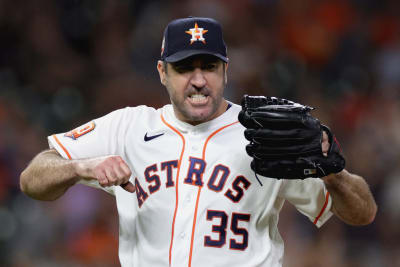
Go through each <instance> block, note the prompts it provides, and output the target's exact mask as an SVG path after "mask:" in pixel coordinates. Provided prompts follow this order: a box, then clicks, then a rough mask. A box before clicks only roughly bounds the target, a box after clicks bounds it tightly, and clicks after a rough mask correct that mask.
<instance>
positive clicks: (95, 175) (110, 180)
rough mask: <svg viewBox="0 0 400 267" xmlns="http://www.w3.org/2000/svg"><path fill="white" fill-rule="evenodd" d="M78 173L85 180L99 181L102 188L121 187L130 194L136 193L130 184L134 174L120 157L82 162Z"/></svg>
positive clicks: (105, 157) (78, 167)
mask: <svg viewBox="0 0 400 267" xmlns="http://www.w3.org/2000/svg"><path fill="white" fill-rule="evenodd" d="M77 173H78V175H79V176H80V177H82V178H83V179H90V180H97V181H98V182H99V184H100V185H101V186H102V187H107V186H112V185H120V186H121V187H122V188H123V189H125V190H126V191H128V192H131V193H133V192H135V187H134V185H133V184H132V183H131V182H129V178H130V176H131V174H132V172H131V170H130V168H129V166H128V165H127V164H126V162H125V161H124V160H123V159H122V158H121V157H120V156H114V155H111V156H104V157H97V158H90V159H85V160H81V161H80V162H79V164H78V165H77Z"/></svg>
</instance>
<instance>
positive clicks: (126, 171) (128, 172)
mask: <svg viewBox="0 0 400 267" xmlns="http://www.w3.org/2000/svg"><path fill="white" fill-rule="evenodd" d="M119 165H120V167H121V169H122V170H123V172H124V174H125V175H126V176H128V177H130V176H131V175H132V171H131V169H130V168H129V166H128V164H126V163H125V161H121V162H120V164H119Z"/></svg>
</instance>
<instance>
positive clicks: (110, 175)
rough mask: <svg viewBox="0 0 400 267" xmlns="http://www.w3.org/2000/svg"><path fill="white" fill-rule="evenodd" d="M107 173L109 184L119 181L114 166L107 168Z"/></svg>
mask: <svg viewBox="0 0 400 267" xmlns="http://www.w3.org/2000/svg"><path fill="white" fill-rule="evenodd" d="M105 173H106V177H107V182H108V186H112V185H115V182H116V181H117V174H116V173H115V172H114V170H113V168H107V169H105Z"/></svg>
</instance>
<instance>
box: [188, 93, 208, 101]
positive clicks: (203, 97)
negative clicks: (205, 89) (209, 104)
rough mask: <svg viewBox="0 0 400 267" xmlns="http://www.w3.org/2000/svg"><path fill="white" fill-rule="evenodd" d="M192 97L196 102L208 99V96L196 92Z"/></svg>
mask: <svg viewBox="0 0 400 267" xmlns="http://www.w3.org/2000/svg"><path fill="white" fill-rule="evenodd" d="M190 98H191V99H192V101H194V102H201V101H204V100H205V99H206V96H205V95H202V94H194V95H191V96H190Z"/></svg>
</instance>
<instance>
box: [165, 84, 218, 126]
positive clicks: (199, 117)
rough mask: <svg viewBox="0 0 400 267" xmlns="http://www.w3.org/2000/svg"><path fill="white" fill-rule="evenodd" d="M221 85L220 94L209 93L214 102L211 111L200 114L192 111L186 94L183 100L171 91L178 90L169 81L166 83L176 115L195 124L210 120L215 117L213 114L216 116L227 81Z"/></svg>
mask: <svg viewBox="0 0 400 267" xmlns="http://www.w3.org/2000/svg"><path fill="white" fill-rule="evenodd" d="M221 86H222V87H223V90H222V91H221V93H220V94H219V95H215V96H211V95H209V97H210V98H211V99H210V100H211V102H212V103H211V110H210V111H209V112H207V114H203V113H200V114H199V113H196V112H191V111H190V109H191V107H189V106H188V105H190V104H187V103H185V100H186V96H185V97H184V98H183V99H182V100H180V99H179V96H177V95H176V94H172V93H171V92H176V91H175V90H173V88H171V87H170V84H168V83H167V84H166V87H167V90H168V92H169V95H170V101H171V103H172V106H173V107H174V111H175V115H176V116H177V117H178V119H181V120H183V121H185V122H189V123H195V124H200V123H202V122H206V121H209V120H211V118H213V116H215V114H216V112H217V110H218V108H219V107H220V105H221V104H222V100H223V96H222V94H223V91H224V89H225V82H223V83H222V85H221ZM209 92H210V90H209ZM177 113H178V114H177Z"/></svg>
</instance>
